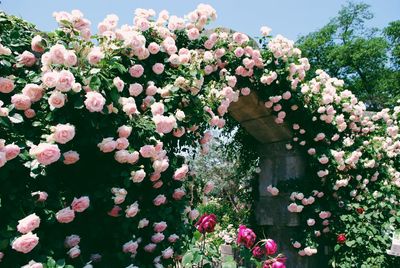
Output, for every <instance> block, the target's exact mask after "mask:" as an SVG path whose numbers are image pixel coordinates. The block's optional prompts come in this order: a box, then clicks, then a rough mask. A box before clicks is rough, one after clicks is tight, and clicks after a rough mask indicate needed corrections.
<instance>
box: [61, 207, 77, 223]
mask: <svg viewBox="0 0 400 268" xmlns="http://www.w3.org/2000/svg"><path fill="white" fill-rule="evenodd" d="M56 219H57V221H58V222H59V223H70V222H72V221H73V220H74V219H75V211H73V210H72V209H71V208H69V207H67V208H64V209H61V210H59V211H58V212H57V213H56Z"/></svg>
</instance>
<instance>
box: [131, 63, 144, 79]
mask: <svg viewBox="0 0 400 268" xmlns="http://www.w3.org/2000/svg"><path fill="white" fill-rule="evenodd" d="M143 72H144V68H143V66H142V65H140V64H135V65H133V66H132V67H131V68H129V74H130V75H131V76H132V77H135V78H139V77H141V76H142V75H143Z"/></svg>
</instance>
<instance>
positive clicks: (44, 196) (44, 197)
mask: <svg viewBox="0 0 400 268" xmlns="http://www.w3.org/2000/svg"><path fill="white" fill-rule="evenodd" d="M31 195H32V196H35V195H37V196H38V198H37V200H36V201H38V202H44V201H46V200H47V197H48V194H47V193H46V192H42V191H37V192H33V193H31Z"/></svg>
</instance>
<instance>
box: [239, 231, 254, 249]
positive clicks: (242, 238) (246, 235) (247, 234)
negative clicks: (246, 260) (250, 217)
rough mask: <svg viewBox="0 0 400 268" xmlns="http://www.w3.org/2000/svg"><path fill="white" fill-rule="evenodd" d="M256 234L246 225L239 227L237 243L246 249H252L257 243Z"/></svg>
mask: <svg viewBox="0 0 400 268" xmlns="http://www.w3.org/2000/svg"><path fill="white" fill-rule="evenodd" d="M256 238H257V237H256V234H255V233H254V232H253V230H251V229H250V228H247V227H246V226H245V225H240V226H239V231H238V235H237V240H236V243H237V244H238V245H244V246H245V247H246V248H248V249H251V247H252V246H253V245H254V243H255V242H256Z"/></svg>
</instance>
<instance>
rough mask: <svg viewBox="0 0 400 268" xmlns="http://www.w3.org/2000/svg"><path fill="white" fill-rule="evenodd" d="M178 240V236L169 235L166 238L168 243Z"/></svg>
mask: <svg viewBox="0 0 400 268" xmlns="http://www.w3.org/2000/svg"><path fill="white" fill-rule="evenodd" d="M178 239H179V236H178V235H176V234H172V235H170V236H169V237H168V241H169V242H170V243H175V242H176V240H178Z"/></svg>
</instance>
